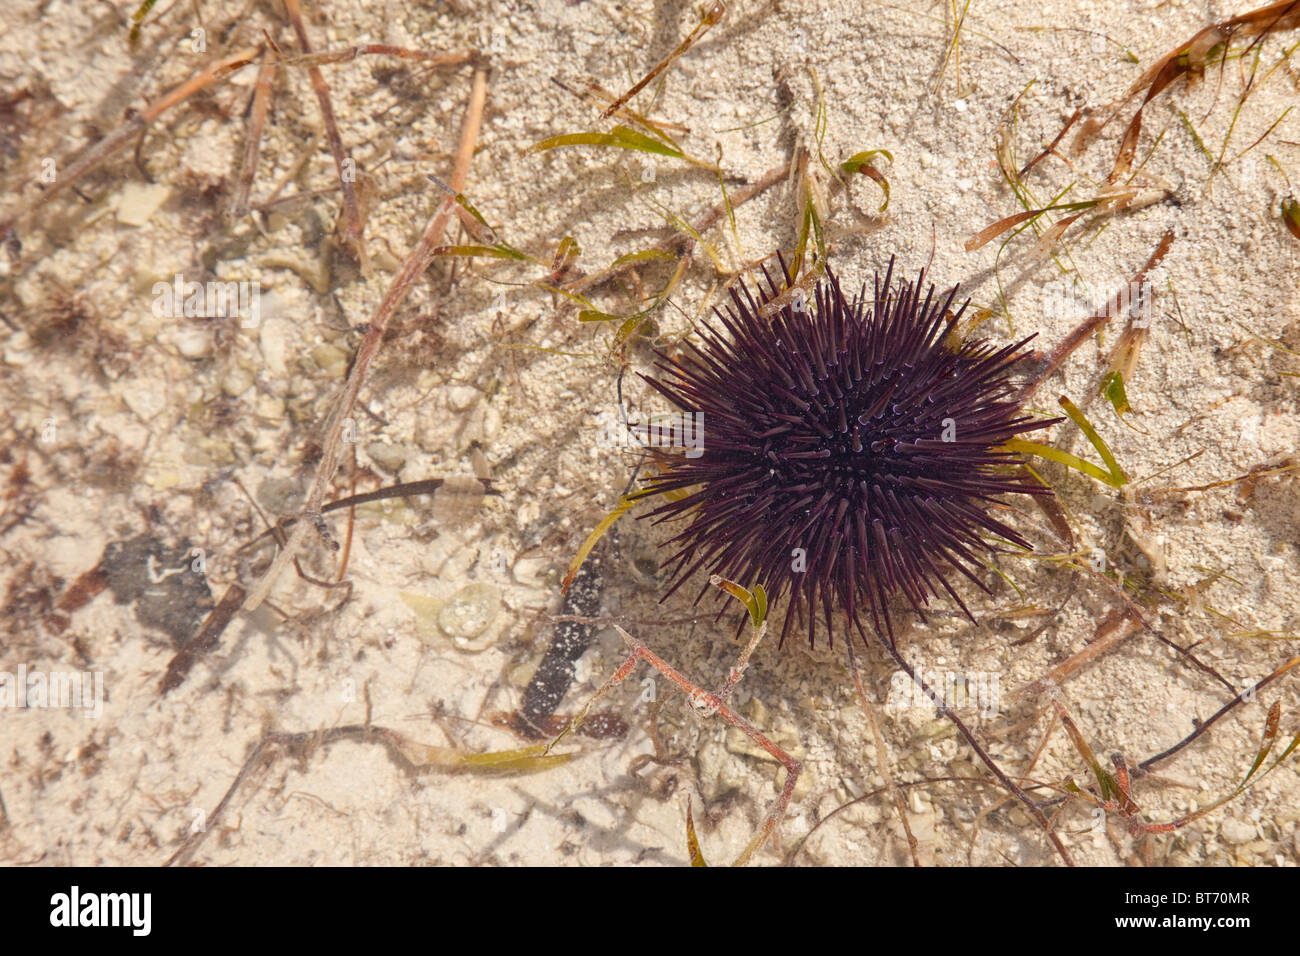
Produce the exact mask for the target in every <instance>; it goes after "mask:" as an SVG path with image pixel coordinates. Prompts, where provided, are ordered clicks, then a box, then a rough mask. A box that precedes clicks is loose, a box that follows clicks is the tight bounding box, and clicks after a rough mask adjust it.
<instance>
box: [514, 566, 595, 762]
mask: <svg viewBox="0 0 1300 956" xmlns="http://www.w3.org/2000/svg"><path fill="white" fill-rule="evenodd" d="M601 561H602V559H601V558H599V557H597V556H595V555H592V556H591V558H590V560H587V561H584V562H583V564H582V567H581V568H579V569H578V573H577V576H576V577H574V579H573V583H572V584H571V585H570V586H569V590H568V593H567V594H565V596H564V603H563V604H562V605H561V606H560V616H561V617H593V616H595V614H596V612H597V611H599V610H600V592H601V590H602V588H603V586H604V585H603V581H602V578H601V570H600V566H601ZM595 635H596V628H595V626H594V625H592V624H584V623H582V622H581V621H559V622H557V623H556V625H555V633H554V635H553V637H552V638H551V645H550V647H548V648H547V649H546V653H545V654H544V655H543V656H542V660H541V663H540V664H538V665H537V671H536V672H535V673H534V674H533V679H532V680H531V681H529V682H528V686H527V688H525V689H524V702H523V704H522V706H520V708H519V710H518V711H517V712H516V713H515V714H514V719H513V723H514V728H515V730H517V731H518V732H519V733H521V734H523V735H524V736H527V737H532V738H540V737H546V736H550V735H552V733H553V729H551V728H552V721H551V720H550V718H551V716H552V715H553V714H554V713H555V711H556V709H557V708H558V707H559V706H560V701H562V700H563V699H564V695H565V694H566V693H568V690H569V686H570V685H571V684H572V683H573V666H574V664H576V663H577V660H578V658H579V657H581V656H582V655H583V653H584V652H585V651H586V650H587V648H588V647H590V646H591V642H592V639H593V638H594V637H595Z"/></svg>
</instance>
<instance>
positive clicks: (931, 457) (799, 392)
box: [643, 261, 1051, 644]
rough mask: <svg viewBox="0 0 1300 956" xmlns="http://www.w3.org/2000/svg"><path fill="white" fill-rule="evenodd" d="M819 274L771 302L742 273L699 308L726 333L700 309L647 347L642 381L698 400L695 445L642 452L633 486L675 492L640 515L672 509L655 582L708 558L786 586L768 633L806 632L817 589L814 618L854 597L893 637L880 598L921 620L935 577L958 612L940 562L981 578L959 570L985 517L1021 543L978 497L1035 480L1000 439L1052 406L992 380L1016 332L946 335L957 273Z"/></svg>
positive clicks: (987, 500)
mask: <svg viewBox="0 0 1300 956" xmlns="http://www.w3.org/2000/svg"><path fill="white" fill-rule="evenodd" d="M765 275H766V273H765ZM827 277H828V279H827V281H823V282H820V283H819V284H818V285H817V287H816V290H815V293H814V297H813V299H814V301H812V302H808V303H806V304H805V301H804V299H803V298H802V297H801V296H799V295H798V293H797V291H796V293H795V295H794V296H792V295H791V294H790V293H788V292H787V293H786V294H785V295H784V300H785V301H784V304H781V305H780V306H779V307H778V303H779V301H780V300H779V299H778V295H779V293H780V290H779V289H778V287H777V285H776V284H775V283H774V282H773V281H772V279H771V277H770V276H767V282H768V286H769V291H768V293H767V294H765V295H764V294H763V293H762V292H761V290H760V293H759V294H760V297H761V299H762V301H756V300H755V298H754V296H753V295H752V294H751V293H750V291H749V289H748V287H746V286H745V285H743V284H741V285H740V286H739V288H733V289H732V291H731V305H730V306H729V307H728V308H727V309H726V311H725V312H724V311H722V310H715V315H716V316H717V319H718V321H719V322H721V323H722V325H723V326H724V327H725V329H726V332H727V333H728V336H723V335H721V334H719V333H718V332H717V331H716V330H715V329H713V328H712V327H709V326H707V325H706V326H705V327H704V328H703V329H702V330H701V331H700V335H699V337H700V341H701V344H700V345H694V344H691V343H688V344H687V346H686V349H685V351H684V352H683V353H682V354H681V355H679V356H677V357H676V358H673V359H670V358H669V357H668V356H666V355H664V354H662V353H660V356H659V357H660V361H659V362H658V363H657V364H656V367H657V368H658V369H659V370H660V372H661V373H663V374H662V375H661V376H660V378H659V379H658V380H654V379H647V381H649V383H650V384H651V385H652V386H653V387H654V388H656V389H657V390H658V391H659V392H661V393H662V394H663V395H664V396H666V397H667V398H668V399H669V400H670V401H671V402H673V404H674V405H676V406H677V407H678V408H679V409H681V410H682V411H684V412H690V413H701V414H702V416H703V417H702V419H701V418H698V417H697V418H696V419H695V420H696V421H697V422H698V421H702V423H703V438H704V441H703V446H702V448H703V452H702V454H697V455H696V456H695V457H690V456H670V455H667V454H663V453H660V454H658V455H657V456H656V457H657V459H658V463H659V467H660V469H661V471H660V473H659V474H658V475H656V476H654V477H652V478H650V479H649V480H648V487H647V488H646V489H644V492H643V493H644V494H646V495H651V494H657V493H662V492H669V493H672V492H680V493H681V494H677V495H671V496H670V500H669V501H668V502H667V503H665V504H662V505H660V506H659V507H657V508H656V509H654V510H653V511H652V512H650V514H648V515H647V517H650V518H653V519H656V520H658V521H667V520H671V519H678V518H679V519H683V520H686V521H687V522H688V524H687V525H686V527H685V528H684V529H683V530H681V531H680V532H679V533H678V534H676V536H675V537H673V538H672V539H671V541H670V542H668V544H669V545H671V546H676V547H678V550H677V552H676V553H675V554H674V555H673V557H672V558H671V559H670V560H669V564H670V565H674V564H675V567H673V569H672V574H673V577H674V578H675V580H674V583H673V584H672V587H671V589H670V590H669V591H668V594H671V593H672V592H673V591H675V590H676V589H677V588H678V587H680V586H681V585H682V584H683V583H684V582H685V581H686V580H687V579H688V578H689V577H690V576H691V575H692V574H693V573H694V572H695V571H697V570H698V569H700V568H701V567H705V566H707V567H708V569H709V570H710V572H712V573H717V574H720V575H722V576H724V577H726V578H729V579H731V580H734V581H737V582H740V583H742V584H747V585H749V586H751V587H752V586H753V584H756V583H757V584H761V585H762V586H763V587H764V589H765V590H766V591H767V592H768V594H769V595H771V599H772V601H773V602H779V601H781V600H782V598H783V597H784V596H785V595H786V594H787V593H788V594H789V596H790V597H789V603H788V605H787V610H786V618H785V625H784V627H783V628H782V631H781V638H782V640H784V639H785V637H786V635H787V633H788V632H789V631H790V629H791V627H792V625H793V624H794V623H795V622H797V621H802V620H803V618H804V617H805V616H806V618H807V629H808V640H809V643H810V644H815V642H816V620H817V608H818V606H819V605H820V607H821V609H822V611H823V613H824V617H825V620H826V622H827V627H828V630H829V629H830V627H831V614H832V610H833V609H834V608H835V607H840V608H843V609H844V610H846V611H847V613H848V616H849V619H850V620H851V621H852V622H853V624H854V625H855V626H856V627H857V628H858V629H859V631H861V630H862V622H861V620H860V618H859V613H860V612H861V611H862V610H864V609H866V610H868V611H870V614H871V617H872V620H873V622H874V624H875V626H876V629H877V633H882V632H881V625H882V624H883V627H884V632H883V633H888V634H889V635H890V640H891V643H892V634H893V632H892V624H891V622H890V613H889V605H890V602H891V600H893V599H895V598H900V597H901V599H902V600H903V601H905V602H906V604H907V605H909V606H911V607H912V608H913V609H914V610H916V611H917V612H918V614H920V615H921V616H922V619H924V612H923V610H922V609H923V607H924V606H926V605H927V604H928V603H929V601H930V597H931V596H938V595H939V588H940V587H942V588H943V589H944V590H945V591H947V592H948V594H949V595H951V597H952V598H953V600H954V601H956V602H957V604H958V605H959V606H960V607H961V608H962V610H963V611H965V612H966V614H967V615H968V616H969V615H970V612H969V610H967V608H966V605H965V604H964V603H963V602H962V600H961V598H960V597H959V596H958V595H957V592H956V591H955V590H953V588H952V586H951V584H950V582H949V580H948V574H949V572H950V570H952V569H955V570H956V571H958V572H960V573H961V574H963V575H965V576H966V577H968V578H970V579H971V580H972V581H973V582H974V583H975V584H976V585H978V586H979V587H981V588H984V589H985V590H987V588H985V585H984V584H983V582H982V581H981V580H980V578H979V577H978V576H977V575H976V573H975V571H976V570H977V569H978V567H979V566H980V564H981V560H980V558H979V557H978V554H979V553H980V552H985V553H987V551H988V549H989V547H990V545H989V543H988V542H987V541H986V540H985V537H984V536H985V535H986V534H992V535H995V536H997V537H1000V538H1002V539H1003V540H1005V541H1008V542H1011V543H1013V544H1015V545H1018V546H1020V547H1022V548H1029V544H1028V542H1026V541H1025V540H1024V539H1023V538H1022V537H1021V536H1020V535H1019V534H1017V533H1016V531H1015V530H1013V529H1012V528H1010V527H1008V526H1007V525H1006V524H1004V523H1003V522H1001V521H999V520H998V519H997V518H995V517H993V515H992V514H990V508H991V507H992V506H995V505H999V504H1003V502H1002V499H1001V498H1000V497H999V496H1001V495H1004V494H1009V493H1041V492H1045V491H1046V489H1045V488H1043V487H1042V486H1040V485H1037V484H1036V483H1029V482H1027V479H1026V477H1025V476H1024V474H1023V472H1022V470H1021V469H1020V468H1019V467H1018V465H1019V464H1020V463H1021V459H1020V458H1019V456H1018V455H1016V454H1014V453H1011V452H1008V451H1006V450H1003V449H1001V448H1000V446H1002V445H1003V443H1005V442H1006V441H1007V440H1008V439H1011V438H1014V437H1015V436H1016V435H1018V434H1020V433H1022V432H1025V431H1029V430H1032V429H1036V428H1043V427H1045V426H1046V425H1049V424H1051V422H1050V421H1042V420H1039V421H1033V420H1031V419H1030V418H1029V417H1028V416H1026V415H1024V414H1022V413H1021V406H1020V403H1019V401H1017V398H1016V389H1015V388H1014V386H1013V385H1012V384H1011V383H1010V381H1009V374H1010V371H1011V366H1012V365H1013V364H1014V363H1015V362H1016V361H1017V360H1019V359H1020V358H1021V357H1022V355H1023V352H1022V351H1021V349H1022V348H1023V346H1024V344H1025V342H1026V341H1028V340H1027V339H1026V340H1024V341H1022V342H1017V343H1015V344H1013V345H1008V346H1006V347H1004V348H1000V349H999V348H996V347H994V346H991V345H989V344H987V343H985V342H984V341H982V340H973V341H972V340H964V341H963V340H959V339H958V338H957V336H956V334H955V333H954V332H953V329H954V326H955V325H956V323H957V321H958V319H959V318H960V317H961V314H962V312H963V311H964V310H965V308H966V306H965V305H963V306H962V307H961V309H959V310H958V311H957V313H956V314H955V315H954V314H952V313H951V312H950V311H949V307H950V306H951V305H952V301H953V298H954V297H955V296H956V294H957V288H956V286H954V287H953V288H952V289H951V290H950V291H949V292H948V293H947V294H946V296H945V295H941V296H939V297H938V299H937V300H936V296H935V289H934V286H933V285H931V286H930V287H929V289H928V290H927V291H926V293H925V297H924V300H923V299H922V288H923V283H924V280H925V273H924V272H922V273H921V274H920V276H919V277H918V278H917V280H916V282H915V284H912V285H909V284H908V283H906V282H901V283H900V284H899V286H898V289H897V290H896V291H895V290H893V289H892V288H891V280H892V278H893V263H892V261H891V263H890V267H889V271H888V272H887V273H886V275H885V277H884V280H883V281H882V280H881V278H880V276H879V275H877V276H876V280H875V296H874V298H873V299H872V300H871V301H868V300H867V298H866V289H865V287H864V288H863V290H862V292H861V293H860V294H859V295H858V296H857V297H856V298H854V299H853V300H849V299H847V298H846V297H845V296H844V293H843V292H842V291H841V289H840V284H839V281H838V280H837V279H836V278H835V276H834V275H833V274H832V273H830V272H829V270H828V272H827ZM673 499H675V500H673ZM701 593H703V591H702V592H701ZM667 596H668V595H667V594H666V595H665V597H667ZM833 633H834V632H833V630H831V634H832V640H833ZM864 636H865V634H864Z"/></svg>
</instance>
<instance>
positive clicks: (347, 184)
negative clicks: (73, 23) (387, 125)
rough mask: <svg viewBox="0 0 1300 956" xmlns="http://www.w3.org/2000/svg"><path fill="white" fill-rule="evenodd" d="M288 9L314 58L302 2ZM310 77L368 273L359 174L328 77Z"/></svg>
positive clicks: (348, 235) (291, 2)
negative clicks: (346, 149) (338, 118)
mask: <svg viewBox="0 0 1300 956" xmlns="http://www.w3.org/2000/svg"><path fill="white" fill-rule="evenodd" d="M284 8H285V11H286V12H287V13H288V14H289V22H290V23H292V24H293V30H294V32H295V33H296V34H298V43H299V45H301V46H302V51H303V53H305V54H308V55H310V54H311V52H312V49H311V39H310V38H309V37H308V36H307V27H306V26H305V25H304V24H303V22H302V10H301V9H300V8H299V6H298V0H284ZM307 75H308V76H310V77H311V85H312V89H313V90H314V91H315V92H316V100H317V101H318V102H319V103H320V113H321V120H322V121H323V122H324V124H325V137H326V139H328V140H329V144H330V153H331V154H332V155H333V156H334V167H335V169H337V170H338V174H339V184H340V185H341V186H342V188H343V240H344V242H345V243H346V244H347V245H348V246H349V247H350V248H351V249H352V251H353V253H354V254H355V255H356V257H357V259H358V261H360V262H361V264H362V271H366V258H365V255H366V253H365V244H364V239H363V235H362V233H363V230H364V227H363V225H362V222H361V211H360V210H359V209H358V207H357V190H356V186H355V185H354V181H355V179H356V173H355V170H349V169H348V168H347V165H346V161H347V158H348V157H347V156H345V155H344V153H343V137H342V136H340V135H339V127H338V123H336V122H335V121H334V107H333V105H332V104H331V103H330V88H329V84H328V83H326V82H325V74H323V73H322V72H321V71H320V67H318V66H309V67H308V68H307Z"/></svg>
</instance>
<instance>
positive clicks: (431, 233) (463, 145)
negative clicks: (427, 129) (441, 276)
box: [244, 68, 487, 611]
mask: <svg viewBox="0 0 1300 956" xmlns="http://www.w3.org/2000/svg"><path fill="white" fill-rule="evenodd" d="M486 101H487V71H486V69H483V68H479V69H478V70H476V71H475V73H474V86H473V89H472V91H471V93H470V101H469V107H468V109H467V111H466V115H465V126H464V129H463V130H462V133H461V142H460V150H459V152H458V153H457V156H456V165H455V169H454V171H453V172H452V176H451V187H452V189H453V190H454V191H455V192H457V193H459V192H460V191H461V190H462V189H464V185H465V179H466V177H467V176H468V175H469V163H470V159H471V158H472V157H473V154H474V144H475V142H476V141H477V140H478V133H479V129H480V127H481V126H482V121H483V106H484V104H485V103H486ZM455 207H456V198H455V196H454V195H449V196H447V197H445V198H444V199H443V200H442V202H441V203H439V204H438V209H437V211H436V212H435V213H434V214H433V216H432V218H430V220H429V222H428V224H427V225H426V226H425V228H424V232H423V234H422V235H421V236H420V241H419V242H418V243H416V245H415V248H414V249H412V250H411V253H410V255H409V256H407V257H406V261H405V262H404V263H402V269H401V271H400V272H399V273H398V275H397V278H395V279H394V280H393V284H392V285H391V286H390V287H389V289H388V294H387V295H385V296H384V299H383V301H382V302H380V303H379V308H378V309H376V310H375V314H374V317H373V318H372V319H371V321H370V325H369V328H368V329H367V331H366V336H365V338H364V339H363V340H362V342H361V347H360V348H359V349H358V350H357V357H356V361H355V362H353V363H352V370H351V371H350V372H349V373H348V379H347V382H346V383H345V385H344V387H343V394H342V396H340V398H339V401H338V404H337V405H336V406H335V408H334V412H333V415H332V416H331V418H330V423H329V427H328V430H327V433H326V439H325V443H324V449H323V451H322V454H321V461H320V464H319V465H318V466H317V469H316V478H315V480H314V481H313V482H312V486H311V491H310V492H309V493H308V495H307V501H306V504H305V507H304V509H303V512H304V515H305V516H306V517H308V518H310V519H313V520H309V521H300V522H299V523H298V524H297V526H296V527H295V528H294V530H293V534H291V535H290V536H289V539H288V540H287V541H286V542H285V545H284V547H283V548H281V550H280V553H279V554H277V555H276V556H275V559H274V560H273V561H272V562H271V567H270V568H269V569H267V572H266V574H264V575H263V576H262V579H261V580H260V581H258V582H257V584H256V585H255V586H254V587H253V588H252V590H251V591H250V593H249V596H248V601H247V602H246V603H245V604H244V610H245V611H252V610H255V609H256V608H257V607H258V606H259V605H260V604H261V603H262V602H263V601H264V600H265V599H266V597H267V595H268V594H270V591H271V587H272V586H273V585H274V584H275V581H276V579H277V578H278V577H279V575H280V573H281V572H282V571H283V570H284V568H285V566H286V565H287V564H288V563H289V561H290V560H291V559H292V558H293V557H294V556H295V555H296V554H297V552H298V550H299V549H300V548H301V547H302V545H303V542H304V541H305V540H306V537H307V533H308V531H309V530H310V529H311V528H313V527H317V528H320V527H323V526H322V525H319V524H318V523H317V522H318V521H319V520H320V514H321V508H322V505H323V504H324V501H325V495H326V492H327V491H328V490H329V486H330V482H331V481H332V480H333V478H334V472H335V471H336V470H337V469H338V464H339V454H340V449H341V446H342V444H343V432H344V429H345V428H346V426H347V422H348V419H349V418H350V417H351V415H352V409H353V407H354V406H355V405H356V401H357V395H358V393H359V392H360V391H361V383H362V381H363V380H364V378H365V374H366V371H367V370H368V369H369V368H370V364H371V363H372V362H373V361H374V359H375V356H376V355H378V353H379V348H380V345H381V344H382V342H383V339H384V333H385V332H386V331H387V330H388V323H389V321H390V320H391V319H392V317H393V314H394V313H395V312H396V311H397V308H398V306H399V305H401V303H402V301H403V300H404V299H405V298H406V296H407V294H408V293H409V292H410V291H411V287H412V286H414V285H415V283H416V281H417V280H418V279H419V278H420V276H422V275H423V274H424V270H425V269H427V268H428V267H429V263H430V262H432V261H433V253H434V251H435V250H436V249H437V246H438V243H439V242H440V241H441V239H442V234H443V233H444V232H445V231H446V228H447V224H448V223H449V222H450V221H451V219H452V216H453V215H454V213H453V210H454V209H455Z"/></svg>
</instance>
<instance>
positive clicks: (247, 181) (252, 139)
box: [226, 50, 276, 222]
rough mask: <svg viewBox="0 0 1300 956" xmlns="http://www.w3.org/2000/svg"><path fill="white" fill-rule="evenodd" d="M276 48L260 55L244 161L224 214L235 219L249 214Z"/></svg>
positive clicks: (268, 107)
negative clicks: (259, 66) (237, 182)
mask: <svg viewBox="0 0 1300 956" xmlns="http://www.w3.org/2000/svg"><path fill="white" fill-rule="evenodd" d="M275 62H276V57H275V51H274V50H267V51H266V53H265V55H264V56H263V57H262V68H261V69H260V70H258V71H257V86H256V88H255V90H254V92H253V110H252V113H251V114H250V115H249V118H248V140H247V141H246V142H245V143H244V161H243V165H242V166H240V169H239V186H238V187H237V188H236V190H235V200H234V202H232V203H231V204H230V209H229V211H228V212H227V213H226V215H227V217H228V219H229V220H230V221H231V222H234V221H236V220H239V219H243V218H244V216H246V215H247V214H248V195H249V193H250V192H251V191H252V188H253V177H254V175H256V173H257V157H258V155H259V153H260V151H261V146H262V128H263V127H264V126H265V125H266V114H267V112H268V111H269V110H270V108H271V81H272V80H274V79H275Z"/></svg>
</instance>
